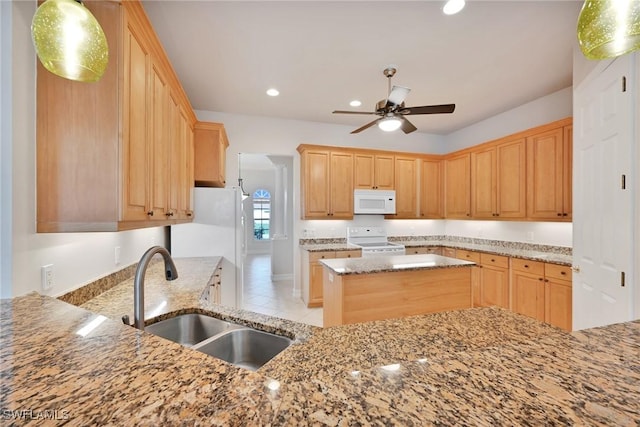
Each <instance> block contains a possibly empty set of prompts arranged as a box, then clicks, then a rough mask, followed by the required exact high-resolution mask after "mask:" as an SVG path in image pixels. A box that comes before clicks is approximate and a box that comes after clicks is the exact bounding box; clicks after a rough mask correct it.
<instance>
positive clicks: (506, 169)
mask: <svg viewBox="0 0 640 427" xmlns="http://www.w3.org/2000/svg"><path fill="white" fill-rule="evenodd" d="M526 151H527V150H526V143H525V140H524V139H519V140H516V141H511V142H506V143H504V144H500V145H498V146H497V147H496V171H497V174H496V180H497V182H496V184H497V194H496V214H497V216H498V217H501V218H524V217H526V215H527V209H526V206H527V185H526V183H527V163H526V159H527V156H526V154H527V153H526Z"/></svg>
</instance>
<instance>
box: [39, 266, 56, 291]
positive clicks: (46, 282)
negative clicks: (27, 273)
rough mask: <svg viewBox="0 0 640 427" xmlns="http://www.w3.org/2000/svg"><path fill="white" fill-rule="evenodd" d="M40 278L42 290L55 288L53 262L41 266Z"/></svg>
mask: <svg viewBox="0 0 640 427" xmlns="http://www.w3.org/2000/svg"><path fill="white" fill-rule="evenodd" d="M40 276H41V277H40V279H41V281H42V290H43V291H48V290H50V289H52V288H53V284H54V280H53V264H47V265H43V266H42V267H40Z"/></svg>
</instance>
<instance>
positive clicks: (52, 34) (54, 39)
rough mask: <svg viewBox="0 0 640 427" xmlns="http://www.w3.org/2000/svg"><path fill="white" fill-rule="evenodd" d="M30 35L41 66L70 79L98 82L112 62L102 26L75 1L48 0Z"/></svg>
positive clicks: (32, 24) (37, 13) (87, 10)
mask: <svg viewBox="0 0 640 427" xmlns="http://www.w3.org/2000/svg"><path fill="white" fill-rule="evenodd" d="M31 36H32V38H33V45H34V46H35V49H36V54H37V55H38V58H39V59H40V62H41V63H42V65H43V66H44V67H45V68H46V69H47V70H49V71H51V72H52V73H53V74H56V75H58V76H60V77H64V78H66V79H70V80H76V81H81V82H96V81H98V80H100V77H102V75H103V74H104V72H105V70H106V68H107V62H108V61H109V47H108V46H107V38H106V37H105V35H104V32H103V31H102V27H100V24H99V23H98V21H97V20H96V18H95V17H94V16H93V15H92V14H91V12H90V11H89V9H87V8H86V7H84V6H83V5H82V4H81V3H79V2H77V1H75V0H46V1H45V2H44V3H42V4H41V5H40V7H38V10H37V11H36V13H35V15H34V16H33V21H32V22H31Z"/></svg>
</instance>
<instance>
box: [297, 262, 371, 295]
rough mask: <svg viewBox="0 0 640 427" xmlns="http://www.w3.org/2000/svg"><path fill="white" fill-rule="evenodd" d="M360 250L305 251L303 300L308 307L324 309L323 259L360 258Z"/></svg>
mask: <svg viewBox="0 0 640 427" xmlns="http://www.w3.org/2000/svg"><path fill="white" fill-rule="evenodd" d="M360 255H361V252H360V250H342V251H322V252H309V251H304V257H303V258H304V259H303V261H302V264H303V268H302V275H303V281H304V284H303V286H302V299H303V301H304V302H305V303H306V304H307V307H322V301H323V297H322V269H323V265H322V264H321V263H320V262H319V261H320V260H321V259H333V258H359V257H360Z"/></svg>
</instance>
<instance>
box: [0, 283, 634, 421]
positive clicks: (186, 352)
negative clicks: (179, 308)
mask: <svg viewBox="0 0 640 427" xmlns="http://www.w3.org/2000/svg"><path fill="white" fill-rule="evenodd" d="M0 314H1V318H0V326H1V329H0V409H1V410H2V411H1V412H0V416H1V417H2V418H0V419H1V420H2V421H1V422H0V424H3V425H60V424H62V423H66V424H65V425H69V426H86V425H145V426H157V425H222V426H249V425H250V426H303V425H329V426H346V425H402V426H425V425H435V424H437V425H446V426H453V425H482V426H490V425H509V426H511V425H581V426H582V425H610V426H633V425H635V426H637V425H638V422H639V420H640V360H639V358H638V354H640V321H636V322H629V323H625V324H619V325H613V326H609V327H605V328H598V329H592V330H587V331H581V332H574V333H572V334H568V333H564V332H562V331H560V330H559V329H556V328H554V327H551V326H548V325H545V324H542V323H539V322H536V321H535V320H532V319H528V318H526V317H523V316H519V315H516V314H513V313H511V312H508V311H506V310H501V309H497V308H477V309H469V310H463V311H452V312H446V313H438V314H433V315H426V316H415V317H409V318H404V319H392V320H385V321H377V322H370V323H363V324H354V325H347V326H340V327H333V328H325V329H320V328H314V329H313V330H312V331H311V332H310V336H309V337H308V339H307V340H306V341H305V342H304V343H299V344H297V345H294V346H291V347H290V348H288V349H287V350H285V351H284V352H282V353H280V355H278V356H277V357H276V359H274V360H273V361H272V362H273V363H272V362H270V363H268V364H267V365H265V366H264V369H261V370H260V371H258V372H257V373H256V372H250V371H247V370H244V369H241V368H236V367H233V366H231V365H229V364H227V363H224V362H222V361H219V360H218V359H215V358H212V357H209V356H207V355H204V354H201V353H199V352H197V351H195V350H192V349H189V348H185V347H182V346H180V345H178V344H174V343H171V342H169V341H166V340H164V339H161V338H157V337H154V336H152V335H150V334H148V333H144V332H141V331H138V330H136V329H134V328H132V327H129V326H125V325H123V324H122V323H121V322H120V321H118V320H112V319H108V318H107V319H106V320H104V321H103V322H102V323H101V324H100V325H99V326H97V327H96V328H95V329H94V330H93V331H92V332H91V333H89V334H87V335H86V336H82V335H78V331H79V329H80V328H81V327H83V326H85V325H87V324H88V323H89V322H91V321H92V320H93V319H95V318H96V314H95V313H92V312H89V311H87V310H85V309H82V308H78V307H75V306H71V305H69V304H67V303H64V302H62V301H59V300H56V299H53V298H50V297H46V296H41V295H38V294H36V293H32V294H29V295H26V296H23V297H19V298H15V299H13V300H2V301H0ZM118 314H120V311H118ZM274 380H275V381H274ZM46 411H49V412H46ZM54 411H55V412H54ZM47 414H48V415H47ZM54 414H55V415H56V416H58V417H59V419H58V420H56V421H50V422H48V423H47V422H42V421H41V420H38V419H37V418H34V417H38V416H39V417H41V418H43V417H45V416H49V417H51V416H53V415H54Z"/></svg>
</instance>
